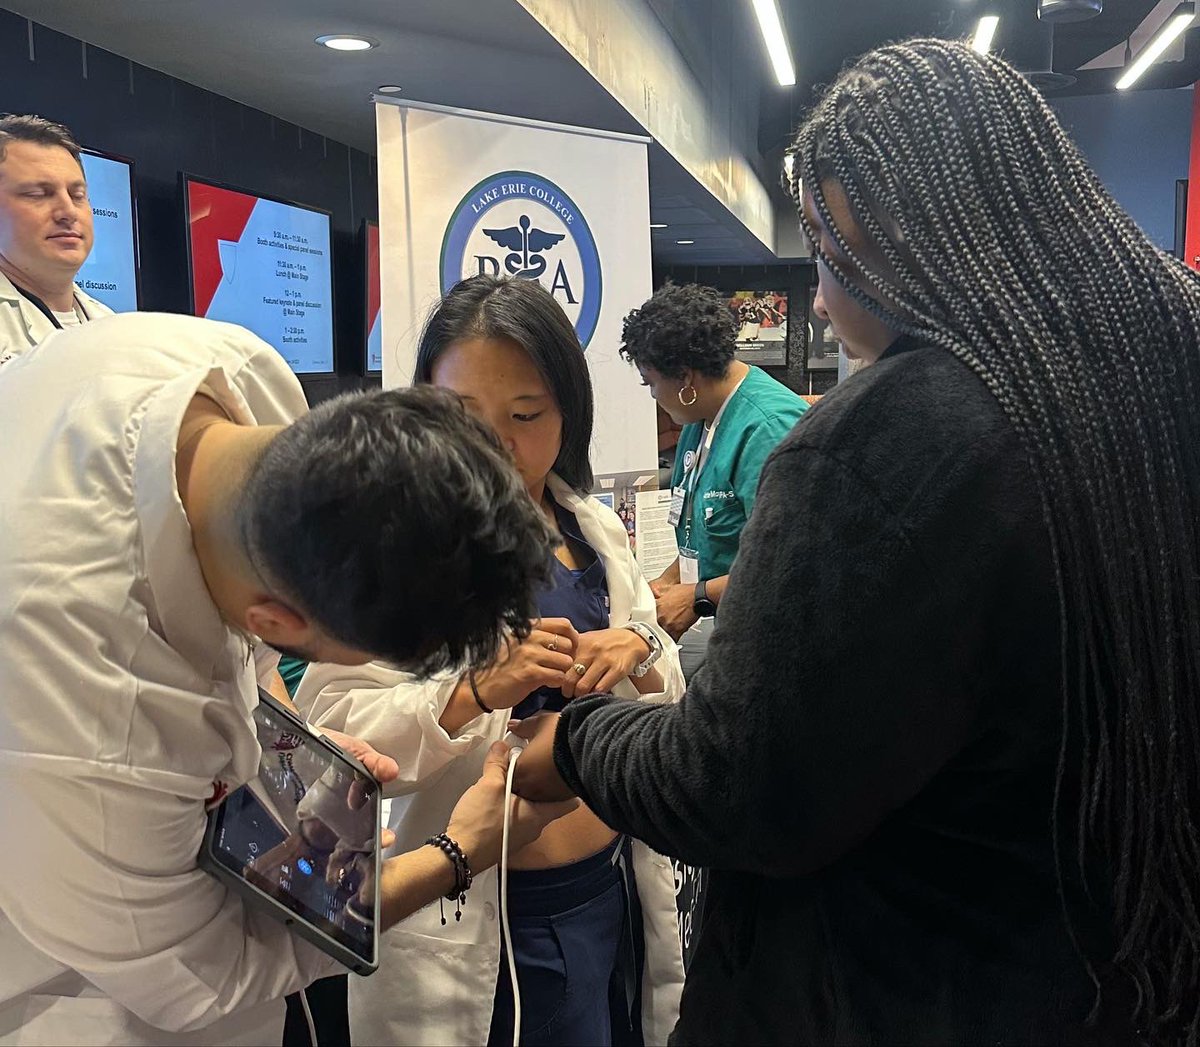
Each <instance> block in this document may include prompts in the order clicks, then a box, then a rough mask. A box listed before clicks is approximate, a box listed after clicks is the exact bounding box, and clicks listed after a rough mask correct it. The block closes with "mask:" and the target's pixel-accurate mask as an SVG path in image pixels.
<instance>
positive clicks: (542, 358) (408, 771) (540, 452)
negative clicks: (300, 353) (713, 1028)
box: [296, 277, 683, 1047]
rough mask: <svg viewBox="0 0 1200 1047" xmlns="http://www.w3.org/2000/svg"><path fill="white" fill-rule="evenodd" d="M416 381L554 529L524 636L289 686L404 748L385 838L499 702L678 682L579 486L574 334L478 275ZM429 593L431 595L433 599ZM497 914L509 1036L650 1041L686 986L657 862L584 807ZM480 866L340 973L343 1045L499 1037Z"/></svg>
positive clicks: (669, 695)
mask: <svg viewBox="0 0 1200 1047" xmlns="http://www.w3.org/2000/svg"><path fill="white" fill-rule="evenodd" d="M416 381H418V382H433V383H435V384H437V385H443V386H446V387H449V388H451V389H454V390H455V391H457V392H458V393H459V394H460V395H461V396H462V397H463V399H464V401H465V403H466V404H467V406H468V408H469V409H470V410H471V411H473V412H474V413H476V414H477V415H478V416H479V417H480V418H482V419H484V420H485V421H487V422H488V423H490V424H491V425H492V426H493V427H494V428H495V429H496V430H497V432H498V433H499V434H500V436H501V438H502V439H503V440H504V441H505V443H506V444H507V446H508V447H509V449H510V450H511V452H512V454H513V457H514V459H515V461H516V464H517V467H518V469H519V471H520V473H521V476H522V478H523V479H524V480H525V484H526V487H527V489H528V491H529V494H530V497H532V498H533V499H534V500H535V501H536V502H537V503H538V504H539V505H540V506H541V508H542V510H543V512H544V513H545V514H546V517H547V519H548V520H549V522H550V523H551V524H552V525H553V526H554V527H555V528H557V530H558V532H559V534H560V535H561V538H562V542H561V545H560V547H559V549H558V551H557V553H556V557H555V563H554V564H552V565H551V566H552V569H553V571H554V576H555V582H554V584H553V585H552V586H551V587H549V588H547V589H546V590H544V591H543V592H542V594H541V596H540V598H539V611H540V614H541V620H540V622H538V623H535V628H534V631H533V632H532V634H531V635H530V637H529V638H528V639H527V640H526V641H525V642H524V643H520V644H513V645H512V647H511V648H510V649H509V651H508V652H507V654H506V656H503V657H502V658H501V660H500V661H499V662H498V663H497V664H496V665H494V666H493V667H492V668H491V669H489V670H488V671H487V672H484V673H480V674H479V675H477V676H475V677H471V676H470V675H459V674H449V675H446V676H444V677H441V678H436V679H434V680H432V681H429V682H426V683H418V682H416V681H414V680H413V679H412V678H411V677H408V676H406V675H404V674H403V673H399V672H396V671H393V670H391V669H388V668H386V667H384V666H382V665H379V664H376V663H372V664H370V665H367V666H362V667H358V668H354V669H347V668H345V667H341V666H329V665H314V666H311V667H310V668H309V670H308V672H307V673H306V675H305V678H304V680H303V682H302V683H301V686H300V688H299V691H298V692H297V696H296V697H297V702H298V704H299V705H300V707H301V708H302V709H303V710H304V711H305V712H306V713H307V714H308V716H309V717H310V719H311V720H312V721H313V722H314V723H317V724H321V725H323V726H326V727H329V728H333V727H337V728H338V729H340V730H345V731H351V732H353V733H356V734H358V735H359V736H361V737H364V738H366V739H367V740H369V741H370V742H371V743H372V744H373V745H375V746H376V747H377V748H379V749H380V750H381V751H383V752H385V753H387V754H389V755H391V756H393V757H394V758H395V759H396V760H397V761H398V762H399V764H400V778H399V780H398V781H397V782H396V783H393V786H392V792H393V793H397V792H398V793H400V795H398V796H397V797H396V799H395V800H394V802H393V805H392V817H391V825H392V828H393V829H394V830H395V832H396V834H397V841H396V847H397V848H406V847H411V846H413V845H414V844H417V843H420V842H423V841H424V840H425V838H426V837H428V836H430V835H431V834H433V833H436V832H438V831H440V828H441V826H443V825H444V824H445V816H446V813H448V812H449V811H450V810H451V809H452V808H453V806H454V803H455V801H456V800H457V799H458V797H459V796H460V795H461V794H462V792H463V791H464V790H465V789H466V788H467V787H468V786H469V785H470V783H471V782H473V781H475V780H476V779H477V778H478V776H479V769H480V766H481V764H482V761H483V759H484V755H485V754H486V752H487V749H488V746H489V744H490V743H491V742H493V741H495V740H497V739H499V738H502V737H503V736H504V735H505V734H506V732H507V728H508V722H509V720H510V718H511V717H515V718H521V717H524V716H528V715H531V714H533V713H536V712H537V711H540V710H541V709H543V708H549V709H556V708H561V707H562V704H563V703H564V702H565V701H567V700H569V699H570V698H571V697H573V696H574V695H576V694H586V693H589V692H591V691H597V690H605V691H612V692H613V693H614V694H619V695H624V696H626V697H629V698H638V697H640V698H641V699H642V700H644V701H674V700H676V699H677V698H678V697H679V696H680V695H681V694H682V693H683V677H682V673H681V672H680V669H679V661H678V655H677V653H676V647H675V644H674V643H673V642H672V641H671V639H670V638H669V637H668V636H667V635H666V634H665V633H664V632H662V630H661V629H660V628H659V627H658V625H657V622H656V616H655V604H654V597H653V595H652V593H651V592H650V588H649V586H648V585H647V584H646V580H645V578H644V577H643V576H642V573H641V570H640V569H639V568H638V566H637V563H636V561H635V560H634V558H633V555H632V553H631V551H630V548H629V540H628V535H627V533H626V530H625V528H624V526H623V525H622V523H621V521H620V520H619V519H618V518H617V516H616V514H615V513H613V511H612V510H611V509H608V508H606V507H605V506H603V505H601V504H600V503H599V502H597V501H596V500H595V499H594V498H590V497H588V495H587V493H586V492H587V491H588V490H589V489H590V487H591V482H592V473H591V466H590V464H589V461H588V447H589V443H590V440H591V429H592V412H593V405H592V390H591V383H590V380H589V377H588V371H587V365H586V363H585V361H584V357H583V351H582V349H581V348H580V345H579V342H578V339H577V338H576V336H575V333H574V331H573V329H572V327H571V325H570V322H569V321H568V320H567V318H566V316H565V315H564V314H563V312H562V310H561V309H560V308H559V307H558V305H557V303H556V302H555V301H554V299H553V298H552V297H551V296H550V295H549V293H548V292H546V291H545V290H543V289H542V288H541V287H540V286H538V284H536V283H534V282H531V281H523V280H513V281H505V280H500V279H496V278H493V277H474V278H472V279H470V280H466V281H464V282H463V283H461V284H459V285H458V286H457V287H455V288H454V289H453V290H452V291H451V292H450V293H449V294H448V295H447V296H446V298H445V299H443V301H442V303H441V304H440V305H439V307H438V308H437V309H436V310H435V311H434V313H433V315H432V316H431V318H430V320H429V323H428V324H427V325H426V328H425V331H424V333H423V335H422V340H421V346H420V351H419V355H418V361H417V372H416ZM435 595H436V594H431V598H434V597H435ZM510 869H511V871H510V874H509V893H508V902H509V915H510V924H511V927H512V935H513V956H514V959H515V961H516V967H517V984H518V988H519V990H520V997H521V1009H522V1021H521V1033H520V1036H521V1043H522V1044H525V1045H528V1047H534V1045H536V1044H542V1043H545V1044H551V1043H591V1044H605V1043H612V1044H619V1045H624V1044H641V1043H665V1042H666V1038H667V1035H668V1034H669V1033H670V1031H671V1029H672V1028H673V1026H674V1023H675V1020H676V1017H677V1014H678V1005H679V995H680V991H681V989H682V985H683V965H682V960H681V956H680V945H679V936H678V930H677V923H676V910H675V900H674V880H673V877H672V873H671V868H670V864H669V863H668V862H667V860H666V859H665V858H663V857H661V856H660V855H658V854H655V853H653V852H651V851H650V850H648V849H647V848H645V847H644V846H643V845H642V844H640V843H637V842H634V841H631V840H628V839H626V838H624V837H621V836H619V835H618V834H616V833H615V832H613V831H612V830H611V829H609V828H608V827H607V826H605V825H603V823H601V822H600V821H599V819H597V818H596V816H595V815H594V814H592V813H591V812H590V811H587V810H586V809H581V810H580V811H577V812H576V813H575V814H573V815H571V816H568V817H567V818H564V819H562V820H561V821H560V822H559V823H557V825H556V826H551V827H550V828H549V829H548V830H547V831H546V832H545V833H544V834H543V836H542V838H541V839H540V840H539V841H538V843H537V844H536V845H534V846H531V847H527V848H525V849H524V850H522V851H520V852H518V853H515V854H513V855H512V860H511V863H510ZM499 916H500V913H499V884H498V876H497V874H496V873H495V872H494V871H489V872H487V873H484V874H482V875H480V876H479V877H478V878H477V879H476V881H475V885H474V886H473V887H472V889H471V891H470V892H469V894H468V897H467V903H466V904H465V905H463V906H462V915H461V920H458V919H456V918H455V917H456V914H454V913H451V914H449V918H448V919H445V920H444V919H443V916H442V913H441V911H440V910H439V907H437V906H430V907H428V908H426V909H424V910H422V911H420V912H418V913H416V914H415V915H413V916H412V917H410V918H409V919H408V920H406V921H404V922H403V923H401V924H399V925H398V926H397V927H396V928H394V929H393V931H392V932H391V933H390V934H389V935H388V936H387V937H386V938H385V939H384V940H383V943H382V948H383V960H382V964H381V968H380V971H379V973H378V974H377V975H375V976H374V977H372V978H370V979H366V980H359V979H352V982H351V987H350V1022H351V1036H352V1038H353V1040H354V1041H355V1042H357V1043H404V1044H433V1043H436V1044H444V1043H459V1044H485V1043H486V1044H492V1045H496V1044H503V1043H511V1042H512V1035H513V998H512V991H511V986H510V981H509V975H508V969H507V958H506V957H505V956H504V955H503V950H502V945H501V931H500V919H499Z"/></svg>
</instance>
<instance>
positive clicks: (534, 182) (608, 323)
mask: <svg viewBox="0 0 1200 1047" xmlns="http://www.w3.org/2000/svg"><path fill="white" fill-rule="evenodd" d="M376 123H377V129H378V134H379V226H380V280H381V308H382V315H383V383H384V385H385V386H388V387H390V386H397V385H407V384H409V383H410V382H411V381H412V374H413V364H414V361H415V359H416V348H417V341H418V338H419V335H420V331H421V325H422V324H423V322H424V320H425V318H426V316H427V315H428V313H429V311H430V309H431V308H432V307H433V306H434V305H435V304H436V303H437V300H438V297H439V296H440V295H441V294H443V293H444V292H446V291H448V290H449V289H450V288H451V287H453V286H454V284H456V283H457V282H458V281H459V280H462V279H464V278H465V277H468V276H473V275H475V274H477V273H492V274H495V275H499V276H512V277H519V278H523V279H528V280H537V281H538V282H539V283H540V284H541V285H542V286H543V287H545V288H546V289H547V290H548V291H549V292H550V293H551V294H552V295H553V296H554V298H555V300H556V301H557V302H558V303H559V305H561V306H562V308H563V310H564V311H565V312H566V314H567V316H568V318H569V319H570V320H571V322H572V323H573V324H574V325H575V330H576V332H577V333H578V335H579V340H580V342H581V343H582V345H583V347H584V352H585V354H586V358H587V362H588V367H589V369H590V372H591V376H592V386H593V388H594V390H595V397H596V423H595V435H594V438H593V444H592V465H593V468H594V469H595V471H596V473H597V476H605V477H608V478H610V482H609V483H606V484H605V485H604V487H606V488H608V489H609V490H612V491H613V492H614V494H621V495H623V494H624V492H626V491H628V492H629V495H630V497H629V501H630V502H633V501H634V500H635V499H634V497H633V495H634V493H635V491H636V490H648V489H651V488H652V487H655V486H657V465H658V450H657V426H656V424H655V414H654V403H653V401H652V400H651V398H650V396H649V395H648V394H647V391H646V390H645V389H643V388H642V387H641V384H640V380H639V378H638V373H637V371H636V369H634V368H633V367H632V366H631V365H629V364H628V363H626V362H625V361H624V360H622V359H621V356H620V354H619V351H618V350H619V348H620V344H621V321H622V320H623V318H624V317H625V315H626V314H627V313H628V312H629V311H630V310H631V309H634V308H636V307H638V306H639V305H641V304H642V303H643V302H644V301H645V300H646V299H647V298H648V297H649V296H650V293H651V290H652V287H651V275H650V202H649V188H648V176H647V158H646V141H647V140H646V139H644V138H638V137H634V136H630V135H619V134H613V133H610V132H605V131H589V130H587V129H583V128H574V127H564V126H561V125H555V124H544V123H539V122H536V121H524V120H517V119H514V118H512V117H504V116H495V115H492V114H488V113H476V112H470V111H465V110H456V109H447V108H445V107H439V106H426V105H424V104H422V103H412V102H400V101H399V100H391V99H383V98H378V99H376ZM610 497H611V496H610ZM607 500H608V499H606V501H607Z"/></svg>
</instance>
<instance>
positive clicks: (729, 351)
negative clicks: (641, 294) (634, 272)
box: [621, 281, 738, 378]
mask: <svg viewBox="0 0 1200 1047" xmlns="http://www.w3.org/2000/svg"><path fill="white" fill-rule="evenodd" d="M737 331H738V325H737V320H736V319H735V318H734V315H733V313H732V312H731V311H730V309H729V302H728V295H722V294H721V293H720V292H719V291H717V290H714V289H713V288H711V287H702V286H700V284H673V283H670V282H669V281H668V282H667V283H665V284H664V285H663V286H662V287H660V288H659V289H658V290H657V291H655V292H654V294H653V295H652V296H651V297H650V299H649V300H647V301H646V302H644V303H643V304H642V305H641V306H640V307H639V308H637V309H634V310H633V311H632V312H631V313H630V314H629V315H628V316H626V317H625V321H624V323H623V324H622V327H621V342H622V343H623V344H622V345H621V355H622V356H623V357H625V359H626V360H628V361H629V362H630V363H632V364H633V365H634V366H635V367H652V368H653V369H654V370H656V371H657V372H658V373H659V374H662V375H666V376H667V377H668V378H682V377H683V374H684V372H685V371H687V370H692V371H697V372H699V373H700V374H704V375H708V377H709V378H724V377H725V374H726V372H727V371H728V370H729V365H730V364H731V363H732V362H733V354H734V350H736V349H737Z"/></svg>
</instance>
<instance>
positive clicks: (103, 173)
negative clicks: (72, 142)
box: [75, 149, 141, 313]
mask: <svg viewBox="0 0 1200 1047" xmlns="http://www.w3.org/2000/svg"><path fill="white" fill-rule="evenodd" d="M79 162H80V163H81V164H82V165H83V176H84V178H86V179H87V184H88V199H89V201H90V202H91V205H92V225H93V228H94V230H95V235H96V239H95V242H94V243H93V244H92V253H91V254H90V255H88V259H87V261H86V262H84V263H83V266H82V267H81V268H80V270H79V274H78V275H77V276H76V277H75V282H76V283H77V284H78V285H79V286H80V287H81V288H82V289H83V290H84V291H86V292H87V293H88V294H90V295H91V296H92V297H93V298H96V299H99V300H100V301H101V302H103V303H104V304H105V305H107V306H108V307H109V308H110V309H111V310H112V311H113V312H115V313H131V312H133V311H134V310H136V309H137V308H138V306H139V305H140V304H141V293H140V287H139V280H138V245H137V195H136V193H135V192H134V181H133V161H132V160H128V159H126V158H125V157H123V156H117V155H116V154H114V153H101V152H98V151H96V150H94V149H85V150H83V152H82V153H81V154H80V157H79Z"/></svg>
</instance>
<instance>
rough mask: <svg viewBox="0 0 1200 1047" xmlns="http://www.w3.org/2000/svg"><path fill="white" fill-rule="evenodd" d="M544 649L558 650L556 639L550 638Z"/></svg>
mask: <svg viewBox="0 0 1200 1047" xmlns="http://www.w3.org/2000/svg"><path fill="white" fill-rule="evenodd" d="M546 650H547V651H557V650H558V641H557V640H551V641H550V642H549V643H548V644H546Z"/></svg>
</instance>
